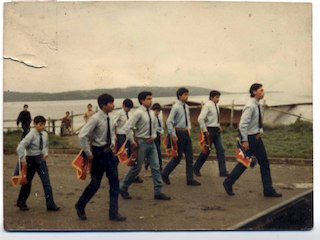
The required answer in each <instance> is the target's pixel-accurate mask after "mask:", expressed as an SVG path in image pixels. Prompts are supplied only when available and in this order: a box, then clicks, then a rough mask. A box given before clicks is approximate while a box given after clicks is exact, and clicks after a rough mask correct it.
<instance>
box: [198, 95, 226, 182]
mask: <svg viewBox="0 0 320 240" xmlns="http://www.w3.org/2000/svg"><path fill="white" fill-rule="evenodd" d="M220 95H221V93H220V92H219V91H216V90H212V91H211V92H210V94H209V100H210V101H208V102H206V103H205V104H204V106H203V107H202V109H201V112H200V115H199V117H198V122H199V125H200V129H201V131H202V132H203V134H204V136H205V138H206V139H207V140H208V141H209V145H210V147H211V145H212V143H213V144H214V147H215V149H216V154H217V160H218V164H219V175H220V177H227V176H228V175H229V173H228V171H227V169H226V159H225V156H224V148H223V144H222V140H221V133H222V128H221V126H220V109H219V106H218V103H219V101H220ZM209 154H210V150H208V151H207V153H203V152H201V153H200V155H199V157H198V159H197V161H196V162H195V164H194V166H193V170H194V174H195V175H196V176H201V173H200V169H201V167H202V166H203V164H204V163H205V161H206V160H207V158H208V156H209Z"/></svg>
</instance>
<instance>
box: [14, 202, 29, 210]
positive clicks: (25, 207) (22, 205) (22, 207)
mask: <svg viewBox="0 0 320 240" xmlns="http://www.w3.org/2000/svg"><path fill="white" fill-rule="evenodd" d="M17 207H18V208H20V210H21V211H28V210H29V209H30V208H29V207H28V206H27V204H25V203H22V202H17Z"/></svg>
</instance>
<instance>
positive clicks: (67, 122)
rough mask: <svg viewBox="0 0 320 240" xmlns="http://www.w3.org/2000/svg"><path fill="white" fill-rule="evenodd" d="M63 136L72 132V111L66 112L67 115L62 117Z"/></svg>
mask: <svg viewBox="0 0 320 240" xmlns="http://www.w3.org/2000/svg"><path fill="white" fill-rule="evenodd" d="M60 131H61V136H67V135H70V134H71V117H70V112H66V116H65V117H64V118H62V119H61V127H60Z"/></svg>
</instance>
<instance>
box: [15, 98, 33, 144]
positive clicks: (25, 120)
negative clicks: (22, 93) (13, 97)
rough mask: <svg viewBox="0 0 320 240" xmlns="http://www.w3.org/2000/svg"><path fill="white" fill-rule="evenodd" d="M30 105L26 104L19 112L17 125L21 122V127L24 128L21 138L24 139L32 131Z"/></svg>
mask: <svg viewBox="0 0 320 240" xmlns="http://www.w3.org/2000/svg"><path fill="white" fill-rule="evenodd" d="M28 108H29V106H28V105H27V104H25V105H24V106H23V110H22V111H21V112H20V113H19V116H18V118H17V126H19V123H20V122H21V127H22V129H23V132H22V136H21V139H23V138H24V137H25V136H26V135H27V134H28V133H29V132H30V123H31V115H30V112H29V111H28Z"/></svg>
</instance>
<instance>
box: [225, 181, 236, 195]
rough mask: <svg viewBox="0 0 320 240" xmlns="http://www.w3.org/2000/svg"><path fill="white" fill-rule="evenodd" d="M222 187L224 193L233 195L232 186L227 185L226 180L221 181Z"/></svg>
mask: <svg viewBox="0 0 320 240" xmlns="http://www.w3.org/2000/svg"><path fill="white" fill-rule="evenodd" d="M223 187H224V190H226V193H227V194H228V195H230V196H233V195H234V192H233V191H232V186H231V185H229V184H228V183H227V182H226V181H224V182H223Z"/></svg>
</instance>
